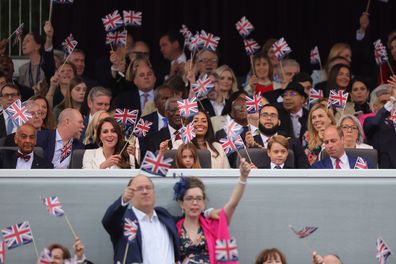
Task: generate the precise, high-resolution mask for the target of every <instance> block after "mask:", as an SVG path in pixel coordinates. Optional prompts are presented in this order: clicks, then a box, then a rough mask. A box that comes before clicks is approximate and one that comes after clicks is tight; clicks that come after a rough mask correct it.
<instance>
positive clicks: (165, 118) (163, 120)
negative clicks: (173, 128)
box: [160, 117, 169, 129]
mask: <svg viewBox="0 0 396 264" xmlns="http://www.w3.org/2000/svg"><path fill="white" fill-rule="evenodd" d="M162 122H163V123H164V126H163V127H167V126H168V124H169V122H168V118H167V117H163V118H162ZM160 129H161V127H160Z"/></svg>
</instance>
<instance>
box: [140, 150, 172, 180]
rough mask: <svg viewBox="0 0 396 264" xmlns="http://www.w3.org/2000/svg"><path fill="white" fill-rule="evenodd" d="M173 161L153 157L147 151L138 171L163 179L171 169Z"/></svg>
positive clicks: (161, 157) (160, 156)
mask: <svg viewBox="0 0 396 264" xmlns="http://www.w3.org/2000/svg"><path fill="white" fill-rule="evenodd" d="M172 161H173V159H171V158H167V159H164V157H163V156H162V155H158V156H156V155H154V153H152V152H151V151H147V152H146V155H145V156H144V159H143V162H142V165H141V166H140V169H141V170H143V171H146V172H148V173H152V174H156V175H160V176H163V177H165V176H166V174H167V173H168V170H169V169H170V168H171V163H172Z"/></svg>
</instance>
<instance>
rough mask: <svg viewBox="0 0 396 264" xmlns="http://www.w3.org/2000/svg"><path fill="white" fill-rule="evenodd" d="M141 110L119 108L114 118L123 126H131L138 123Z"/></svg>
mask: <svg viewBox="0 0 396 264" xmlns="http://www.w3.org/2000/svg"><path fill="white" fill-rule="evenodd" d="M138 113H139V110H129V109H126V108H124V109H121V108H117V109H116V110H115V112H114V119H115V120H116V121H117V122H118V123H119V124H121V125H123V126H125V127H126V126H130V125H133V124H135V123H136V119H137V117H138Z"/></svg>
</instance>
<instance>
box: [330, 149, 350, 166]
mask: <svg viewBox="0 0 396 264" xmlns="http://www.w3.org/2000/svg"><path fill="white" fill-rule="evenodd" d="M330 159H331V164H333V169H335V168H336V159H335V158H333V157H330ZM340 167H341V169H343V170H349V169H351V167H350V166H349V159H348V156H347V154H346V153H345V152H344V154H343V155H342V156H341V157H340Z"/></svg>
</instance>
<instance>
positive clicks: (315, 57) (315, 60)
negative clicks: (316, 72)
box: [309, 46, 320, 65]
mask: <svg viewBox="0 0 396 264" xmlns="http://www.w3.org/2000/svg"><path fill="white" fill-rule="evenodd" d="M309 59H310V61H311V64H313V65H315V64H320V55H319V48H318V46H315V47H314V48H313V49H312V50H311V53H310V54H309Z"/></svg>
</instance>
